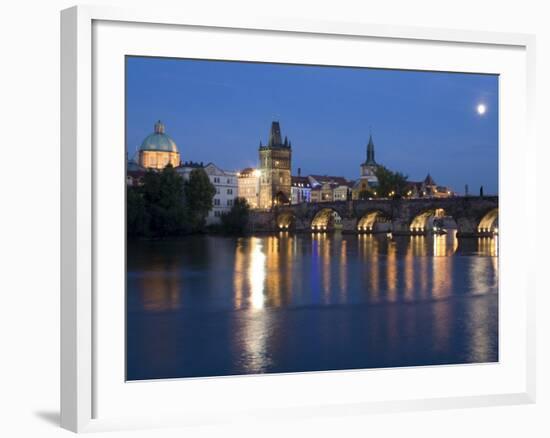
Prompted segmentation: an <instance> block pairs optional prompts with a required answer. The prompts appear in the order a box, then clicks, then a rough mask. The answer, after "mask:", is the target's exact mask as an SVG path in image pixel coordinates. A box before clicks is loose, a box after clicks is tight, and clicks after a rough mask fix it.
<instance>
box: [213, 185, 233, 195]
mask: <svg viewBox="0 0 550 438" xmlns="http://www.w3.org/2000/svg"><path fill="white" fill-rule="evenodd" d="M216 193H217V194H218V195H219V194H220V193H221V191H220V188H219V187H216ZM227 194H228V195H232V194H233V189H227Z"/></svg>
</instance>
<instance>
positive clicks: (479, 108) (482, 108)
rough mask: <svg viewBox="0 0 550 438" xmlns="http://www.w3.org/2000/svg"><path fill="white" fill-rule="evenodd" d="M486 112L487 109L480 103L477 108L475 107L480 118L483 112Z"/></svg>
mask: <svg viewBox="0 0 550 438" xmlns="http://www.w3.org/2000/svg"><path fill="white" fill-rule="evenodd" d="M486 111H487V107H486V106H485V105H484V104H482V103H480V104H479V105H478V106H477V113H478V114H479V115H480V116H482V115H483V114H485V112H486Z"/></svg>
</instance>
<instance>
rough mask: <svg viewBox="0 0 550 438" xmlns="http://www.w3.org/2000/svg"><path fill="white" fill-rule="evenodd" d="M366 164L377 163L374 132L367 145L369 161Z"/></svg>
mask: <svg viewBox="0 0 550 438" xmlns="http://www.w3.org/2000/svg"><path fill="white" fill-rule="evenodd" d="M365 164H368V165H376V161H375V159H374V142H373V141H372V134H370V135H369V144H368V145H367V161H366V162H365Z"/></svg>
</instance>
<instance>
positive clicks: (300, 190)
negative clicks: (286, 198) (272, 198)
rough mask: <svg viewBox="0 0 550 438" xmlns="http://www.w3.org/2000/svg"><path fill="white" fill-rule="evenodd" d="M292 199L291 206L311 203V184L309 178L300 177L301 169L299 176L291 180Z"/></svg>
mask: <svg viewBox="0 0 550 438" xmlns="http://www.w3.org/2000/svg"><path fill="white" fill-rule="evenodd" d="M291 182H292V183H291V187H290V198H291V201H290V202H291V204H301V203H302V202H310V201H311V183H310V181H309V178H308V177H307V176H300V169H298V176H293V177H292V179H291Z"/></svg>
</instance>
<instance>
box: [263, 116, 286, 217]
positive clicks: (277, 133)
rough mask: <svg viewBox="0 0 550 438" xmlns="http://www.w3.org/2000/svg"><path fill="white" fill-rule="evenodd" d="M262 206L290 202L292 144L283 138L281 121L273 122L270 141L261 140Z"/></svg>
mask: <svg viewBox="0 0 550 438" xmlns="http://www.w3.org/2000/svg"><path fill="white" fill-rule="evenodd" d="M259 152H260V172H261V176H260V208H270V207H272V206H275V205H281V204H289V203H290V185H291V178H290V169H291V157H292V145H291V143H290V141H288V139H287V138H286V137H285V140H284V141H283V140H282V138H281V127H280V126H279V122H272V123H271V131H270V133H269V142H268V144H267V145H262V142H261V141H260V148H259Z"/></svg>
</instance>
